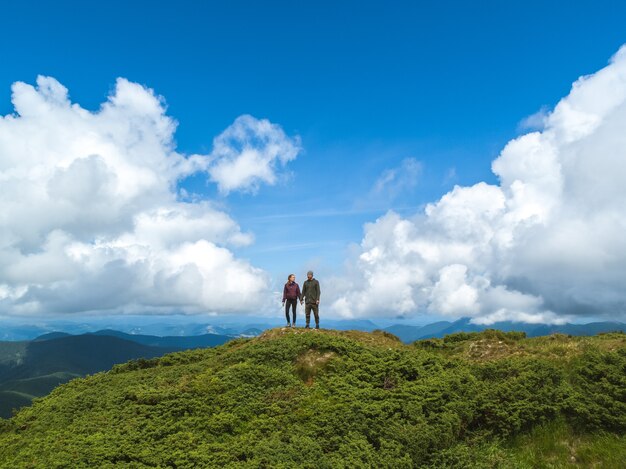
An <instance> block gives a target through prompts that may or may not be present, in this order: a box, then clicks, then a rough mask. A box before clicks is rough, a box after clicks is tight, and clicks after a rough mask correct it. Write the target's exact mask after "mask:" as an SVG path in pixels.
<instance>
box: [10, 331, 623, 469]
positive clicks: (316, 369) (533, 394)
mask: <svg viewBox="0 0 626 469" xmlns="http://www.w3.org/2000/svg"><path fill="white" fill-rule="evenodd" d="M625 389H626V336H625V335H623V334H606V335H602V336H596V337H583V338H578V337H576V338H568V337H566V336H552V337H547V338H539V339H523V338H521V334H516V333H510V334H504V333H501V332H498V331H486V332H481V333H470V334H456V335H452V336H448V337H447V338H445V339H433V340H427V341H422V342H417V343H416V344H413V345H404V344H402V343H401V342H400V341H399V340H398V339H397V338H395V337H394V336H392V335H391V334H387V333H382V332H375V333H363V332H353V331H350V332H335V331H320V332H316V331H305V330H303V329H296V330H281V329H276V330H271V331H267V332H265V333H264V334H263V335H261V336H260V337H258V338H255V339H239V340H235V341H232V342H229V343H227V344H225V345H223V346H220V347H217V348H213V349H202V350H193V351H186V352H178V353H174V354H170V355H167V356H164V357H162V358H158V359H152V360H140V361H135V362H130V363H128V364H125V365H119V366H116V367H114V368H113V370H111V371H109V372H106V373H99V374H97V375H94V376H90V377H87V378H81V379H75V380H73V381H71V382H69V383H67V384H64V385H62V386H60V387H58V388H57V389H55V390H54V391H53V392H52V393H51V394H50V395H49V396H48V397H46V398H43V399H39V400H37V401H36V402H35V404H34V405H33V406H31V407H29V408H24V409H22V410H21V411H20V412H19V413H18V414H17V415H16V416H15V417H14V418H12V419H11V420H8V421H7V420H5V421H0V465H1V467H7V468H9V467H11V468H12V467H110V466H113V465H115V466H122V467H177V468H183V467H277V466H282V467H294V466H298V467H328V468H331V467H332V468H337V467H350V468H353V467H407V468H409V467H416V466H419V467H502V468H511V467H520V468H521V467H539V466H544V467H548V466H549V467H579V465H580V467H590V466H591V465H593V464H596V465H600V466H599V467H620V463H622V462H623V461H624V460H626V449H625V448H626V438H625V437H624V436H623V435H624V431H626V402H625V399H626V396H625V393H624V390H625Z"/></svg>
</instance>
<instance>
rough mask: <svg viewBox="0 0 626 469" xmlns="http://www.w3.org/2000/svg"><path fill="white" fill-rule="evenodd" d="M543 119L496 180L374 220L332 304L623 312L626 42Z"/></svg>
mask: <svg viewBox="0 0 626 469" xmlns="http://www.w3.org/2000/svg"><path fill="white" fill-rule="evenodd" d="M542 122H543V128H542V129H541V130H540V131H535V132H530V133H528V134H526V135H523V136H521V137H519V138H516V139H514V140H512V141H510V142H509V143H508V144H507V145H506V147H505V148H504V149H503V150H502V152H501V154H500V155H499V156H498V158H497V159H496V160H495V161H494V162H493V164H492V170H493V172H494V173H495V174H496V175H497V176H498V178H499V181H500V184H499V185H490V184H486V183H484V182H480V183H478V184H475V185H473V186H471V187H460V186H456V187H455V188H454V189H453V190H452V191H451V192H449V193H447V194H445V195H444V196H443V197H442V198H441V199H440V200H438V201H437V202H434V203H432V204H429V205H428V206H427V207H426V209H425V211H424V212H423V213H418V214H416V215H415V216H413V217H409V218H403V217H400V216H399V215H398V214H396V213H393V212H389V213H387V214H386V215H385V216H383V217H381V218H380V219H378V220H376V221H375V222H374V223H370V224H367V225H366V226H365V235H364V238H363V240H362V242H361V244H360V246H359V247H358V252H357V253H356V255H355V258H354V259H352V261H351V263H350V266H349V274H350V278H351V279H352V280H348V281H344V283H343V284H341V285H340V289H341V290H343V291H344V292H347V293H344V294H339V295H338V297H337V298H336V299H335V301H334V303H333V308H334V309H335V311H337V312H338V313H340V314H341V315H343V316H345V317H358V316H371V315H382V314H386V315H388V316H406V315H414V314H417V313H420V312H421V313H436V314H442V315H448V316H451V317H459V316H469V317H472V318H473V321H474V322H476V323H483V324H490V323H493V322H495V321H500V320H519V321H527V322H548V323H550V322H552V323H556V322H563V321H565V320H568V319H572V318H575V317H576V316H604V317H607V318H613V319H618V318H620V319H622V320H623V319H624V318H626V288H624V286H625V282H626V203H625V201H626V47H623V48H622V49H621V50H620V51H619V52H618V53H617V54H616V55H615V56H614V57H613V58H612V60H611V62H610V64H609V65H608V66H607V67H606V68H604V69H602V70H600V71H598V72H597V73H595V74H593V75H590V76H585V77H582V78H580V79H578V80H577V81H576V82H575V83H574V84H573V86H572V89H571V92H570V93H569V95H568V96H567V97H565V98H564V99H562V100H561V101H560V102H559V103H558V105H557V106H556V107H555V108H554V109H553V110H552V111H551V112H549V113H546V114H545V115H543V114H542Z"/></svg>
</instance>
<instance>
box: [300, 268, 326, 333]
mask: <svg viewBox="0 0 626 469" xmlns="http://www.w3.org/2000/svg"><path fill="white" fill-rule="evenodd" d="M306 278H307V280H306V281H305V282H304V285H302V297H301V299H300V304H303V303H305V302H306V306H305V307H304V315H305V316H306V328H307V329H308V328H309V322H310V321H311V310H313V314H314V315H315V329H319V328H320V315H319V304H320V293H321V290H320V283H319V282H318V281H317V280H316V279H314V278H313V271H311V270H309V271H308V272H307V273H306ZM302 298H304V301H303V300H302Z"/></svg>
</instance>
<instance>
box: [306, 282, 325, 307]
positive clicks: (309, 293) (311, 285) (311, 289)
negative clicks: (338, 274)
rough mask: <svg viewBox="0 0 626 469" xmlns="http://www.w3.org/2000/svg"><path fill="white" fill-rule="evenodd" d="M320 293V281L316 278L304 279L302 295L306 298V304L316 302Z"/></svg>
mask: <svg viewBox="0 0 626 469" xmlns="http://www.w3.org/2000/svg"><path fill="white" fill-rule="evenodd" d="M320 294H321V290H320V283H319V282H318V281H317V279H314V278H312V279H311V280H306V281H305V282H304V284H303V285H302V296H303V297H304V298H306V302H307V304H311V303H313V304H315V303H317V302H318V301H319V299H320Z"/></svg>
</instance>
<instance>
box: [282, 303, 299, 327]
mask: <svg viewBox="0 0 626 469" xmlns="http://www.w3.org/2000/svg"><path fill="white" fill-rule="evenodd" d="M297 305H298V300H297V298H296V299H293V300H290V299H289V298H287V299H286V300H285V316H286V317H287V324H289V307H291V311H292V313H293V321H291V322H293V323H294V324H295V323H296V307H297Z"/></svg>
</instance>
